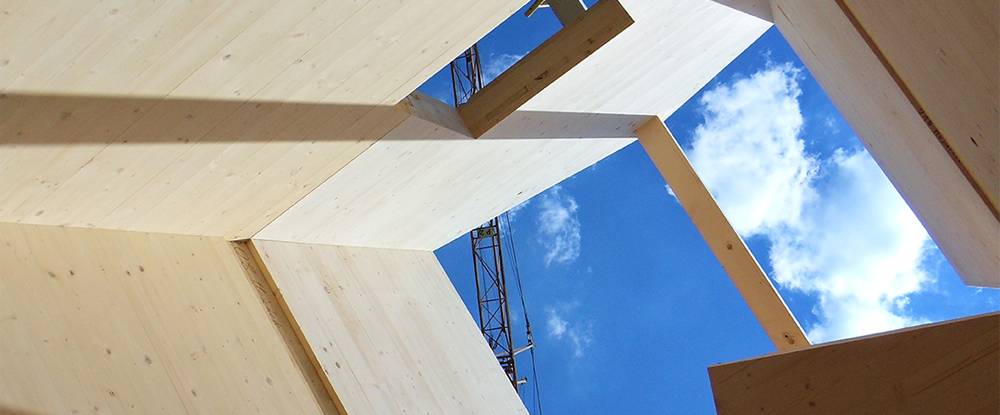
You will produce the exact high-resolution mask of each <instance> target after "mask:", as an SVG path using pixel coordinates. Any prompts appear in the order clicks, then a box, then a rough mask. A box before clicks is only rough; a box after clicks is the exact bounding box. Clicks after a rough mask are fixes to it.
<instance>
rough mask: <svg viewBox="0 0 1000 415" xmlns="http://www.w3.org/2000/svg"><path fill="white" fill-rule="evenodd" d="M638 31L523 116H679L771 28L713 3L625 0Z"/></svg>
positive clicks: (540, 97) (566, 78)
mask: <svg viewBox="0 0 1000 415" xmlns="http://www.w3.org/2000/svg"><path fill="white" fill-rule="evenodd" d="M621 3H622V5H623V6H624V7H625V10H626V11H627V12H628V14H629V15H630V16H631V17H632V18H633V19H634V20H635V23H634V24H632V25H631V26H629V27H628V28H626V29H625V30H624V31H622V33H620V34H619V35H617V36H615V38H614V39H611V40H610V41H608V43H607V44H605V45H604V46H602V47H601V48H600V49H598V50H597V51H595V52H594V53H593V54H592V55H590V56H589V57H587V59H586V60H584V61H583V62H581V63H580V64H578V65H576V66H575V67H574V68H573V69H572V70H570V71H569V72H567V73H566V74H565V75H563V76H561V77H560V78H559V79H557V80H556V81H555V82H553V83H552V84H551V85H550V86H548V87H547V88H545V89H544V90H542V91H541V92H540V93H538V94H537V95H535V97H533V98H532V99H531V100H530V101H528V102H527V103H526V104H524V105H523V106H522V107H521V108H520V109H521V110H529V111H556V112H575V113H606V114H644V115H656V116H658V117H660V118H661V119H665V118H666V117H667V116H669V115H670V114H672V113H673V112H674V111H676V110H677V109H678V108H680V106H681V105H682V104H684V103H685V102H687V100H688V99H690V98H691V97H692V96H694V94H695V93H697V92H698V90H699V89H701V88H702V87H703V86H705V84H707V83H708V81H710V80H711V79H712V78H713V77H715V75H716V74H718V73H719V72H720V71H721V70H722V69H723V68H725V67H726V65H728V64H729V62H731V61H732V60H733V59H734V58H736V56H737V55H739V54H740V53H741V52H743V51H744V50H745V49H746V48H747V47H748V46H750V44H751V43H753V42H754V40H756V39H757V38H758V37H760V35H761V34H763V33H764V31H765V30H767V28H768V27H770V26H771V24H770V22H767V21H764V20H761V19H758V18H756V17H753V16H750V15H748V14H745V13H742V12H740V11H737V10H734V9H731V8H729V7H726V6H723V5H721V4H718V3H715V2H713V1H710V0H672V1H648V0H622V1H621Z"/></svg>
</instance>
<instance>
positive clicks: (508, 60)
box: [483, 53, 524, 84]
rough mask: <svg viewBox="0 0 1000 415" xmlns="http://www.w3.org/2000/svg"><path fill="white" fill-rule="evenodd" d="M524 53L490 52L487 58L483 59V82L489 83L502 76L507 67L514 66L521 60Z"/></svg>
mask: <svg viewBox="0 0 1000 415" xmlns="http://www.w3.org/2000/svg"><path fill="white" fill-rule="evenodd" d="M523 57H524V55H523V54H522V55H518V54H513V53H501V54H499V55H495V54H492V53H491V54H490V56H489V57H487V59H483V83H484V84H488V83H490V81H492V80H494V79H496V77H498V76H500V74H502V73H503V72H504V71H506V70H507V68H510V67H511V66H513V65H514V64H515V63H517V61H519V60H521V58H523Z"/></svg>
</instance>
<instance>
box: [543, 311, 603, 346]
mask: <svg viewBox="0 0 1000 415" xmlns="http://www.w3.org/2000/svg"><path fill="white" fill-rule="evenodd" d="M575 307H576V305H565V304H563V305H560V306H559V309H560V310H561V311H562V312H563V313H565V312H568V311H571V310H572V309H573V308H575ZM545 311H546V314H548V318H547V319H546V323H547V325H546V326H547V328H548V334H549V336H550V337H552V338H555V339H557V340H565V341H567V342H569V346H570V347H571V348H572V350H573V357H575V358H581V357H583V356H584V354H585V352H586V350H587V348H588V347H589V346H590V343H591V342H593V340H594V335H593V331H594V330H593V325H592V324H589V323H588V324H581V323H576V322H573V323H571V322H569V321H566V319H565V318H564V317H563V316H562V315H561V313H560V311H557V310H556V308H553V307H549V308H547V309H546V310H545Z"/></svg>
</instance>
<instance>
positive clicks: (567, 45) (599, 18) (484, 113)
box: [458, 0, 634, 137]
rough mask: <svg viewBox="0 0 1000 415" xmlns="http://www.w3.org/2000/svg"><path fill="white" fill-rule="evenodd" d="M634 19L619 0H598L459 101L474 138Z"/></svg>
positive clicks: (612, 37) (630, 23)
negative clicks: (462, 100) (463, 101)
mask: <svg viewBox="0 0 1000 415" xmlns="http://www.w3.org/2000/svg"><path fill="white" fill-rule="evenodd" d="M632 23H634V21H633V20H632V18H631V17H630V16H629V15H628V12H626V11H625V9H624V8H623V7H622V5H621V3H619V2H618V0H601V1H599V2H598V3H597V4H596V5H594V7H592V8H591V9H590V10H587V11H586V12H584V13H583V14H581V15H580V16H578V17H577V18H576V19H575V20H573V21H572V22H571V23H570V24H568V25H566V26H565V27H563V28H562V29H561V30H559V31H558V32H556V34H554V35H552V37H551V38H549V39H547V40H546V41H545V42H544V43H542V44H541V45H539V46H538V47H536V48H535V49H534V50H532V51H531V52H529V53H528V54H527V55H526V56H524V57H523V58H521V59H520V60H519V61H518V62H517V63H515V64H514V65H513V66H511V67H510V68H509V69H507V70H506V71H504V72H503V73H502V74H500V76H498V77H497V78H496V79H494V80H492V81H491V82H490V83H489V84H488V85H486V87H485V88H483V89H482V90H480V91H478V92H476V93H475V94H473V95H472V97H471V98H469V101H468V102H466V103H464V104H462V106H461V107H460V108H459V111H458V112H459V114H460V115H461V116H462V119H463V120H464V121H465V125H466V127H468V129H469V131H470V132H471V133H472V136H473V137H479V136H481V135H483V134H484V133H485V132H486V131H489V130H490V129H491V128H493V126H495V125H497V124H498V123H500V121H503V120H504V119H505V118H507V116H508V115H510V114H511V113H513V112H514V111H516V110H517V109H518V108H520V107H521V105H523V104H524V103H525V102H528V100H530V99H531V98H532V97H533V96H535V94H538V93H539V92H541V91H542V90H543V89H544V88H545V87H547V86H549V85H551V84H552V82H554V81H556V80H557V79H559V77H561V76H563V75H564V74H566V73H567V72H569V71H571V70H572V69H573V67H574V66H576V65H577V64H579V63H580V62H582V61H584V60H585V59H586V58H587V57H588V56H590V55H591V54H592V53H594V52H595V51H596V50H598V49H600V48H601V46H604V44H606V43H607V42H608V41H610V40H611V39H614V38H615V36H618V35H619V34H620V33H621V32H622V31H623V30H625V29H626V28H627V27H629V26H631V25H632Z"/></svg>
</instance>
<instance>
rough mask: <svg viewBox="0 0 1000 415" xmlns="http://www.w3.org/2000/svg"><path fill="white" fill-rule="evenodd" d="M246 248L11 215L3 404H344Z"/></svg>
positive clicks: (244, 410)
mask: <svg viewBox="0 0 1000 415" xmlns="http://www.w3.org/2000/svg"><path fill="white" fill-rule="evenodd" d="M246 254H247V253H246V252H245V251H244V252H242V253H241V252H240V251H239V250H238V249H237V247H234V245H233V244H231V243H229V242H227V241H225V240H221V239H217V238H204V237H193V236H179V235H166V234H147V233H132V232H122V231H108V230H95V229H74V228H62V227H51V226H35V225H15V224H0V264H3V267H2V269H0V339H2V340H0V373H2V375H0V413H6V412H5V411H9V412H14V411H19V412H21V411H23V412H27V413H53V414H71V413H81V414H84V413H150V414H152V413H162V414H179V413H186V414H199V413H202V414H220V413H240V414H277V413H297V414H324V413H325V414H335V413H337V412H336V409H335V407H334V406H333V402H332V400H331V399H330V397H329V395H328V394H327V393H326V391H324V390H323V387H322V384H321V381H320V379H319V376H318V373H317V372H316V371H315V368H314V367H313V366H312V365H311V364H310V363H309V362H308V359H307V357H306V353H305V350H304V349H302V347H301V345H300V343H299V342H298V341H297V340H296V339H295V334H294V333H293V332H292V331H291V328H290V325H289V322H288V321H287V320H285V318H284V315H283V314H282V313H281V310H280V308H279V307H278V305H277V304H276V302H275V299H274V297H273V293H272V292H271V290H270V289H269V288H268V287H267V285H266V282H265V280H263V278H262V276H261V275H260V274H259V271H257V270H256V269H255V268H254V267H253V266H252V264H253V263H252V262H248V261H247V260H248V259H250V258H248V257H247V255H246Z"/></svg>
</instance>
